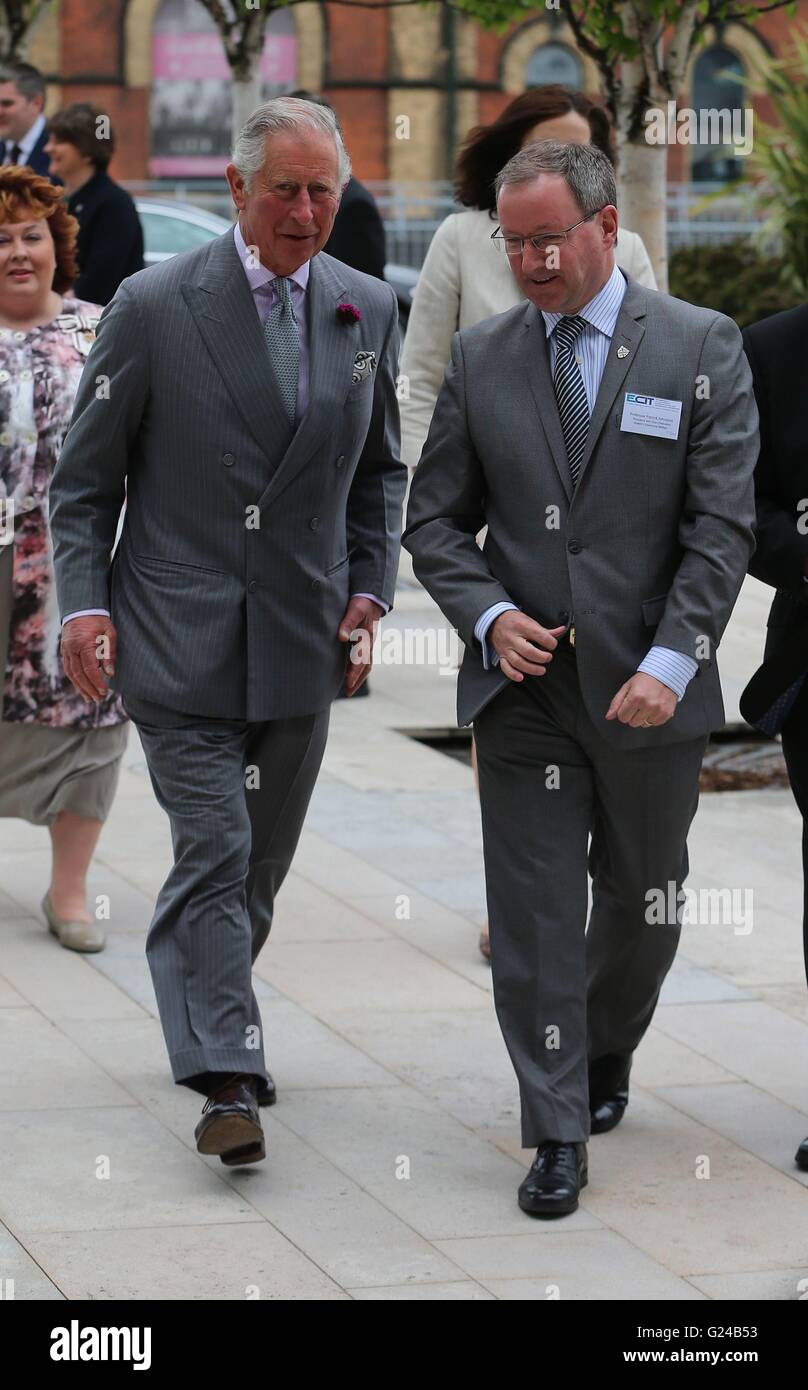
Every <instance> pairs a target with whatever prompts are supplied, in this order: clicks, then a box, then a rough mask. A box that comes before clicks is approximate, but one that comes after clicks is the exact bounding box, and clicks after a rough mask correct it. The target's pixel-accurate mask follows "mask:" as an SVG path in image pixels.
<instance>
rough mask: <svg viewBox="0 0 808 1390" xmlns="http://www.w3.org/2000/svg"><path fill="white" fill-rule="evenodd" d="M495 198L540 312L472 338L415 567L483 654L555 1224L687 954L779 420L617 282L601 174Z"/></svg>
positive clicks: (510, 183)
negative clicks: (767, 455)
mask: <svg viewBox="0 0 808 1390" xmlns="http://www.w3.org/2000/svg"><path fill="white" fill-rule="evenodd" d="M496 192H497V208H498V213H499V219H500V223H501V225H500V227H499V228H497V230H496V232H495V233H494V238H495V240H498V241H499V243H500V246H501V249H502V253H503V254H504V255H507V256H508V259H509V262H510V266H511V269H512V271H513V274H514V275H515V276H516V279H517V281H518V283H519V285H520V287H521V289H522V291H523V293H524V294H525V296H526V297H527V299H528V300H529V301H530V302H529V303H528V304H527V305H520V306H518V307H517V308H514V309H511V310H509V311H508V312H507V313H504V314H499V315H497V316H496V317H495V318H490V319H486V320H485V321H483V322H482V323H479V324H477V325H475V326H474V327H472V328H469V329H465V330H464V331H462V332H460V333H457V334H455V337H454V339H453V343H452V356H451V361H450V363H449V365H448V367H447V370H446V375H445V377H444V382H443V387H442V389H441V393H440V395H439V397H438V401H437V405H436V407H435V412H434V415H433V418H432V423H431V427H430V430H429V435H428V437H427V441H426V444H425V446H424V451H423V454H422V456H421V461H420V463H419V465H418V468H417V470H416V472H415V476H414V480H413V484H412V489H411V494H410V502H409V509H408V514H407V530H406V532H405V535H404V544H405V546H406V547H407V549H408V550H410V551H411V553H412V556H413V561H414V566H415V573H416V575H417V576H418V578H419V579H420V580H421V581H422V582H423V583H424V585H425V586H426V588H427V589H428V590H429V591H430V593H431V594H432V595H433V597H434V598H435V599H436V601H437V602H438V604H439V605H440V607H441V608H442V610H443V611H444V613H445V614H446V615H447V617H448V618H449V620H450V621H451V622H452V623H453V624H454V625H455V626H456V627H457V629H458V631H459V633H460V635H461V637H462V638H463V640H464V642H465V643H466V652H465V656H464V660H463V665H462V668H461V672H460V678H459V683H458V718H459V722H460V723H461V724H470V723H473V725H474V733H475V740H476V744H477V757H478V767H479V782H480V799H481V807H482V821H483V843H484V853H485V868H486V886H487V895H488V910H489V916H490V933H491V953H492V969H493V984H494V997H495V1003H496V1008H497V1014H498V1017H499V1020H500V1024H501V1027H502V1030H503V1035H504V1038H505V1042H506V1045H507V1047H508V1050H509V1052H510V1056H511V1059H512V1061H513V1064H514V1068H515V1070H516V1073H517V1077H518V1081H519V1088H520V1095H521V1105H522V1142H523V1144H524V1146H525V1147H530V1148H533V1147H535V1148H536V1150H537V1152H536V1158H535V1160H534V1162H533V1165H532V1167H531V1169H530V1172H529V1173H528V1175H527V1177H526V1178H525V1180H524V1182H523V1183H522V1185H521V1187H520V1189H519V1204H520V1206H521V1207H522V1209H523V1210H524V1211H525V1212H528V1213H529V1214H530V1215H534V1216H542V1217H544V1216H556V1215H562V1214H565V1213H567V1212H571V1211H574V1210H575V1208H576V1206H577V1204H578V1196H579V1192H580V1188H581V1187H582V1186H583V1185H584V1184H585V1183H586V1181H587V1140H588V1138H589V1135H590V1132H602V1131H605V1130H607V1129H611V1128H613V1126H614V1125H615V1124H617V1123H618V1121H619V1120H620V1118H621V1117H622V1115H623V1112H624V1110H625V1106H626V1103H627V1100H628V1078H629V1070H630V1067H631V1060H632V1056H633V1053H634V1050H635V1048H636V1047H637V1045H638V1043H639V1041H640V1039H641V1038H642V1036H643V1033H644V1032H645V1030H646V1028H647V1027H648V1024H649V1022H650V1020H651V1017H652V1014H653V1011H654V1007H655V1005H656V1001H657V997H658V995H659V991H660V988H661V986H662V982H663V980H664V978H665V975H666V974H667V971H668V969H669V968H670V965H671V963H672V961H673V957H674V953H675V951H676V946H677V943H678V938H679V933H680V927H681V909H680V906H679V889H680V888H681V885H682V883H683V880H684V878H685V877H686V875H687V871H688V862H687V846H686V838H687V832H688V828H689V825H690V822H691V819H692V817H693V815H694V813H695V810H696V805H697V800H698V778H699V768H700V764H701V760H702V754H703V752H704V747H705V744H706V740H707V735H708V734H709V732H710V730H713V729H719V728H721V727H722V725H723V722H724V710H723V703H722V699H721V688H720V684H719V678H718V669H717V666H716V660H715V653H716V648H717V647H718V644H719V641H720V639H721V636H722V633H723V631H724V628H725V626H726V623H727V620H728V619H729V616H730V613H731V611H732V607H733V605H734V603H735V600H736V598H737V595H738V592H739V590H740V587H741V583H742V581H743V577H744V573H745V571H746V567H747V563H748V560H749V557H750V554H751V553H752V550H753V548H754V540H753V531H752V526H753V521H754V495H753V483H752V477H753V471H754V466H755V460H756V456H757V447H758V433H757V411H756V408H755V403H754V397H753V394H752V380H751V374H750V371H749V368H748V366H747V363H746V358H745V357H744V353H743V347H742V342H741V335H740V333H739V331H738V329H737V327H736V326H735V324H733V323H732V322H731V321H730V320H729V319H727V318H725V317H724V316H723V315H721V314H717V313H714V312H712V311H711V310H708V309H701V308H695V307H693V306H691V305H688V304H684V303H682V302H680V301H679V300H676V299H672V298H670V297H669V296H667V295H664V294H658V293H656V292H655V291H651V290H646V289H642V288H640V287H639V286H638V285H637V284H636V283H634V282H632V281H631V280H627V277H625V276H624V275H623V274H622V272H621V271H620V270H619V269H617V267H616V266H615V260H614V247H615V243H616V239H617V234H618V227H617V208H616V190H615V184H614V176H613V173H612V168H611V165H610V163H609V161H608V159H607V158H606V157H605V155H603V154H602V153H601V152H600V151H599V150H597V149H595V148H594V147H593V146H591V145H564V144H560V143H558V142H555V141H538V142H536V143H535V144H533V145H530V146H528V147H527V148H526V149H524V150H522V151H520V152H519V153H518V154H516V155H515V156H514V157H513V158H512V159H511V160H510V161H509V163H508V164H507V165H506V166H505V168H504V169H503V170H502V171H501V172H500V174H499V175H498V178H497V181H496ZM483 527H487V535H486V539H485V543H484V545H483V547H482V548H480V547H478V545H477V543H476V540H475V538H476V536H477V535H478V533H479V532H480V531H481V530H482V529H483ZM590 833H591V849H590V848H589V836H590ZM587 867H588V868H589V871H590V873H591V875H592V892H593V905H592V913H591V917H590V919H589V929H588V932H586V934H585V929H586V918H587ZM671 904H672V906H671Z"/></svg>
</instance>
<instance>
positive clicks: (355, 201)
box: [291, 89, 387, 280]
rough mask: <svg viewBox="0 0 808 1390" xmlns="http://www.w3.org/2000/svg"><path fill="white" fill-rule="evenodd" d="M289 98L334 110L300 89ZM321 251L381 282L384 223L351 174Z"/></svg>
mask: <svg viewBox="0 0 808 1390" xmlns="http://www.w3.org/2000/svg"><path fill="white" fill-rule="evenodd" d="M291 95H292V96H295V97H302V98H303V100H304V101H316V102H317V104H318V105H319V106H327V107H328V109H329V111H333V110H334V108H333V106H332V105H331V102H330V101H327V100H326V98H325V97H321V96H317V95H315V94H314V93H312V92H306V91H303V90H302V89H300V90H298V91H295V92H292V93H291ZM335 114H336V113H335ZM323 250H324V251H326V252H327V253H328V255H329V256H336V258H337V260H338V261H342V262H343V264H344V265H352V266H353V268H354V270H363V271H364V272H365V274H366V275H375V276H376V279H377V280H383V279H384V265H385V261H386V259H387V251H386V246H385V237H384V223H383V221H382V218H381V213H380V212H379V209H378V207H377V205H376V199H375V198H374V197H373V194H372V193H371V192H370V191H369V189H367V188H365V185H364V184H363V183H360V182H359V179H357V178H355V177H354V175H353V174H351V177H350V179H349V181H348V186H347V188H346V189H345V192H344V193H343V195H342V201H341V202H340V205H339V211H338V212H337V215H336V217H335V218H334V226H333V227H332V229H331V235H330V236H329V238H328V241H327V242H326V244H325V246H324V247H323Z"/></svg>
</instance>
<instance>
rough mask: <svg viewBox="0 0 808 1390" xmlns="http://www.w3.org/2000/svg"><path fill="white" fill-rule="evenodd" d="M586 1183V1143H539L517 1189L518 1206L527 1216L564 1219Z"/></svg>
mask: <svg viewBox="0 0 808 1390" xmlns="http://www.w3.org/2000/svg"><path fill="white" fill-rule="evenodd" d="M588 1181H589V1172H588V1166H587V1157H586V1144H559V1143H556V1141H555V1140H554V1139H549V1140H547V1142H546V1143H544V1144H540V1145H539V1147H538V1149H537V1150H536V1157H535V1158H534V1160H533V1163H532V1165H531V1169H530V1172H529V1173H528V1175H527V1177H526V1178H525V1180H524V1182H523V1183H522V1185H521V1187H520V1188H519V1205H520V1207H521V1208H522V1211H526V1212H527V1214H528V1216H567V1215H568V1214H569V1213H570V1212H572V1211H575V1210H576V1208H577V1206H578V1194H579V1193H580V1190H581V1188H582V1187H586V1184H587V1182H588Z"/></svg>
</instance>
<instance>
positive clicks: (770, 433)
mask: <svg viewBox="0 0 808 1390" xmlns="http://www.w3.org/2000/svg"><path fill="white" fill-rule="evenodd" d="M743 339H744V347H745V348H746V355H747V357H748V359H749V365H750V366H751V368H752V378H753V381H754V387H755V398H756V400H757V406H758V411H759V414H760V456H759V459H758V464H757V468H756V470H755V507H756V513H757V549H756V551H755V553H754V556H753V558H752V562H751V564H750V566H749V573H750V574H753V575H754V576H755V578H756V579H762V580H763V583H764V584H771V585H772V587H773V588H774V589H776V590H777V592H776V594H775V596H774V600H773V602H772V606H771V611H770V613H769V621H768V632H767V637H766V647H765V651H764V657H763V664H762V666H760V667H759V668H758V670H757V671H756V672H755V675H754V676H753V677H752V679H751V681H750V682H749V684H748V685H747V687H746V690H745V691H744V693H743V695H742V697H741V713H742V715H743V717H744V719H746V720H748V721H749V723H750V724H751V723H755V722H757V720H758V719H760V718H761V716H762V715H763V714H764V713H765V711H766V710H768V709H769V708H770V706H771V705H772V704H773V703H774V701H775V700H776V699H777V697H778V696H779V695H782V694H783V692H784V691H786V690H787V689H788V688H789V686H791V685H792V684H793V683H794V681H795V680H797V678H798V677H799V676H801V675H802V674H803V673H804V672H805V671H808V583H806V582H805V581H804V579H803V575H804V563H805V558H806V556H808V507H806V505H805V502H806V499H808V412H807V411H806V398H808V304H803V305H800V307H799V308H797V309H787V310H786V311H785V312H784V313H781V314H772V316H771V317H770V318H767V319H763V320H762V321H761V322H760V323H754V324H752V325H751V326H750V327H749V328H746V329H745V330H744V334H743ZM801 502H802V504H803V505H802V508H800V503H801ZM798 524H799V525H798ZM799 526H802V528H803V530H802V531H801V530H800V529H799Z"/></svg>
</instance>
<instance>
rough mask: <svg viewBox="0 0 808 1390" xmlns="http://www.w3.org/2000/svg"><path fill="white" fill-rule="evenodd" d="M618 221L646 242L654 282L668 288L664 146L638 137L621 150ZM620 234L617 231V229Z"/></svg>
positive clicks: (666, 165)
mask: <svg viewBox="0 0 808 1390" xmlns="http://www.w3.org/2000/svg"><path fill="white" fill-rule="evenodd" d="M618 170H619V175H620V188H619V193H618V212H619V215H620V222H622V224H623V226H625V227H627V228H628V229H629V231H631V232H637V233H638V234H639V235H640V236H641V237H642V239H643V241H644V242H645V249H646V250H647V252H648V255H649V256H650V258H651V264H652V266H653V267H654V274H655V275H656V278H657V284H658V286H659V288H660V289H661V290H665V291H667V288H668V250H667V204H666V191H667V175H668V147H667V145H647V144H646V143H645V140H644V139H643V138H642V136H640V138H639V139H638V140H629V141H628V142H627V143H626V144H625V145H623V147H622V149H621V150H620V161H619V164H618ZM618 237H619V232H618Z"/></svg>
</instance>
